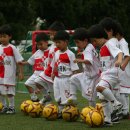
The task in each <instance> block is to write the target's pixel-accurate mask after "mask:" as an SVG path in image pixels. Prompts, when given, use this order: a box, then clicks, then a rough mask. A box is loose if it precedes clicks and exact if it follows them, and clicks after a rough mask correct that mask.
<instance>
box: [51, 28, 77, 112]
mask: <svg viewBox="0 0 130 130" xmlns="http://www.w3.org/2000/svg"><path fill="white" fill-rule="evenodd" d="M54 40H55V42H56V46H57V47H58V49H59V50H58V51H57V52H56V53H55V56H54V58H53V61H52V63H51V67H52V79H54V85H53V87H54V98H55V101H56V102H57V103H58V106H59V113H61V111H62V109H63V107H64V104H65V101H66V100H67V99H68V97H69V96H70V90H69V88H70V87H69V85H70V83H69V79H70V77H71V76H72V75H73V74H74V73H76V71H77V70H78V69H79V68H78V65H77V63H74V60H75V55H74V53H73V52H72V51H70V50H69V49H68V42H69V34H68V33H67V32H65V31H58V32H57V33H56V35H55V36H54Z"/></svg>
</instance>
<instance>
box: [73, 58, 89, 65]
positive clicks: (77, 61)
mask: <svg viewBox="0 0 130 130" xmlns="http://www.w3.org/2000/svg"><path fill="white" fill-rule="evenodd" d="M74 63H84V64H89V65H91V63H90V61H89V60H83V59H75V60H74Z"/></svg>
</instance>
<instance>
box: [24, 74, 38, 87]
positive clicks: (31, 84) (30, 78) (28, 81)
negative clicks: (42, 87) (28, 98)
mask: <svg viewBox="0 0 130 130" xmlns="http://www.w3.org/2000/svg"><path fill="white" fill-rule="evenodd" d="M38 76H39V74H37V73H34V74H33V75H32V76H31V77H29V79H28V80H27V81H26V82H25V85H26V86H29V87H32V88H33V89H36V84H35V82H34V80H35V79H36V78H37V77H38Z"/></svg>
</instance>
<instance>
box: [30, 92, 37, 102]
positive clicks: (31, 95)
mask: <svg viewBox="0 0 130 130" xmlns="http://www.w3.org/2000/svg"><path fill="white" fill-rule="evenodd" d="M30 97H31V100H33V101H35V100H37V99H38V97H37V95H36V94H35V93H31V94H30Z"/></svg>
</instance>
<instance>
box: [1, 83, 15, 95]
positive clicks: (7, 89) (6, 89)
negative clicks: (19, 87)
mask: <svg viewBox="0 0 130 130" xmlns="http://www.w3.org/2000/svg"><path fill="white" fill-rule="evenodd" d="M0 94H1V95H8V94H11V95H15V86H5V85H0Z"/></svg>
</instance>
